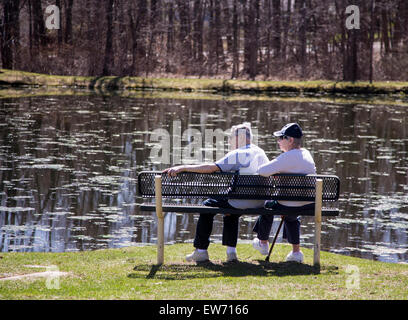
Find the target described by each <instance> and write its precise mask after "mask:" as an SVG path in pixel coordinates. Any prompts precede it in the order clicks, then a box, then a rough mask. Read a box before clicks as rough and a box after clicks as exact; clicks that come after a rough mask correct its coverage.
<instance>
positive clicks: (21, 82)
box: [0, 69, 408, 97]
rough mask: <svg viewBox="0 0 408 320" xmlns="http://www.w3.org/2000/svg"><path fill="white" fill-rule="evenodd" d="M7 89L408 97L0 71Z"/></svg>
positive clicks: (397, 90)
mask: <svg viewBox="0 0 408 320" xmlns="http://www.w3.org/2000/svg"><path fill="white" fill-rule="evenodd" d="M0 85H2V86H5V87H9V86H12V87H24V86H34V87H42V86H47V87H65V88H67V87H68V88H86V89H98V90H164V91H186V92H212V93H237V92H239V93H296V94H397V95H400V96H402V97H404V96H405V94H406V93H408V82H374V83H372V84H370V83H369V82H366V81H360V82H355V83H352V82H338V81H328V80H314V81H250V80H224V79H202V78H201V79H196V78H142V77H116V76H105V77H82V76H57V75H45V74H38V73H30V72H24V71H17V70H7V69H0Z"/></svg>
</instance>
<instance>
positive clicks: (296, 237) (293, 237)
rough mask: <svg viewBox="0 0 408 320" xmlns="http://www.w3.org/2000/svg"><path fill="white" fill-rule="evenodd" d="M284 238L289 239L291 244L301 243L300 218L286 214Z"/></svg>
mask: <svg viewBox="0 0 408 320" xmlns="http://www.w3.org/2000/svg"><path fill="white" fill-rule="evenodd" d="M283 239H287V241H288V242H289V243H290V244H299V243H300V218H299V217H293V216H289V215H288V216H286V217H285V223H284V227H283Z"/></svg>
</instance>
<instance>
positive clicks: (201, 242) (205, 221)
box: [164, 122, 268, 262]
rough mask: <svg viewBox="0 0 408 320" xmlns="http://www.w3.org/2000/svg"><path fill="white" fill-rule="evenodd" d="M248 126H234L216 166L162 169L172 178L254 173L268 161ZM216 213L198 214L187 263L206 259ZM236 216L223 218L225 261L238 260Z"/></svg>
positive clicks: (231, 203)
mask: <svg viewBox="0 0 408 320" xmlns="http://www.w3.org/2000/svg"><path fill="white" fill-rule="evenodd" d="M252 139H253V135H252V130H251V124H250V123H248V122H245V123H243V124H240V125H237V126H233V127H232V128H231V134H230V136H229V143H230V148H231V151H230V152H228V153H227V154H226V155H225V156H224V157H223V158H221V159H219V160H218V161H216V162H215V163H209V164H199V165H181V166H176V167H172V168H168V169H166V170H164V172H165V173H167V174H168V175H169V176H175V175H177V174H178V173H180V172H198V173H213V172H219V171H221V172H238V173H239V174H256V173H257V170H258V168H259V166H261V165H263V164H266V163H267V162H268V158H267V156H266V154H265V152H264V151H263V150H262V149H261V148H259V147H258V146H256V145H254V144H252ZM204 204H205V205H207V206H212V207H222V208H237V209H247V208H261V207H263V205H264V201H263V200H240V199H229V200H216V199H207V200H206V201H204ZM214 216H215V214H200V217H199V219H198V222H197V226H196V234H195V238H194V247H195V248H196V249H195V250H194V252H193V253H192V254H190V255H188V256H186V260H187V261H196V262H202V261H207V260H209V256H208V251H207V249H208V246H209V244H210V240H209V238H210V235H211V232H212V227H213V221H214ZM239 217H240V216H239V215H237V214H225V215H224V217H223V222H224V225H223V234H222V244H223V245H225V246H227V262H235V261H238V258H237V251H236V245H237V240H238V229H239Z"/></svg>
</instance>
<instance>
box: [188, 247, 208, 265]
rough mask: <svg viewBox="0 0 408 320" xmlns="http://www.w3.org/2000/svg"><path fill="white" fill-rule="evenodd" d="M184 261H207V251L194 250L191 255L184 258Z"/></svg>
mask: <svg viewBox="0 0 408 320" xmlns="http://www.w3.org/2000/svg"><path fill="white" fill-rule="evenodd" d="M186 260H187V261H189V262H191V261H195V262H204V261H208V260H209V257H208V251H201V252H199V251H198V250H197V249H196V250H194V252H193V253H191V254H189V255H187V256H186Z"/></svg>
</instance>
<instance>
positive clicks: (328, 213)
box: [139, 203, 339, 217]
mask: <svg viewBox="0 0 408 320" xmlns="http://www.w3.org/2000/svg"><path fill="white" fill-rule="evenodd" d="M139 208H140V210H141V211H149V212H153V211H156V205H155V204H154V203H142V204H141V205H140V207H139ZM162 208H163V212H179V213H203V214H205V213H214V214H215V213H221V214H224V213H228V214H240V215H268V214H269V215H271V214H272V215H284V216H286V215H297V216H314V214H315V211H314V209H312V210H310V209H309V210H299V208H294V209H293V210H290V209H285V210H284V211H281V210H276V209H274V210H271V209H265V208H257V209H230V208H218V207H207V206H204V205H199V204H183V205H179V204H166V203H163V204H162ZM338 215H339V209H337V208H322V216H323V217H336V216H338Z"/></svg>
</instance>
